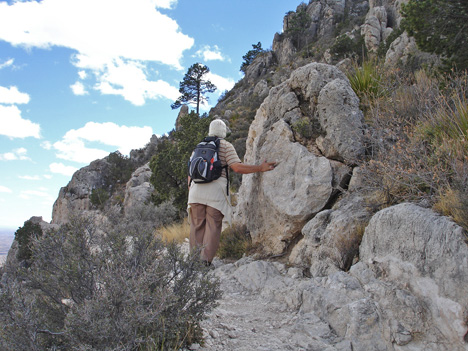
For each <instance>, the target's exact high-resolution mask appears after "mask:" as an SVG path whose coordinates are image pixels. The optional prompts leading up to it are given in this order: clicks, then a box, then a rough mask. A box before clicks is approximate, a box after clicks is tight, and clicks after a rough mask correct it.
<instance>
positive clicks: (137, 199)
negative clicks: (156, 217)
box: [123, 163, 154, 213]
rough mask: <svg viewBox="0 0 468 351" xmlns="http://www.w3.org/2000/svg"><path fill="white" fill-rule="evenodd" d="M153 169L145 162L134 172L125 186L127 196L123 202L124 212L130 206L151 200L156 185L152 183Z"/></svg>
mask: <svg viewBox="0 0 468 351" xmlns="http://www.w3.org/2000/svg"><path fill="white" fill-rule="evenodd" d="M151 174H152V172H151V169H150V167H149V164H148V163H147V164H145V165H143V166H141V167H140V168H138V169H137V170H136V171H135V172H133V173H132V176H131V178H130V180H129V181H128V182H127V185H126V188H125V198H124V202H123V208H124V212H125V213H126V212H128V209H129V208H132V207H136V206H137V205H139V204H144V203H146V202H148V201H149V200H150V197H151V194H152V193H153V191H154V186H153V185H152V184H151V183H150V178H151Z"/></svg>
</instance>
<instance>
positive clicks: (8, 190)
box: [0, 185, 13, 193]
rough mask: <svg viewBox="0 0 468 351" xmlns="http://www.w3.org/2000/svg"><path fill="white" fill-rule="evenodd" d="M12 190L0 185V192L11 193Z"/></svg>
mask: <svg viewBox="0 0 468 351" xmlns="http://www.w3.org/2000/svg"><path fill="white" fill-rule="evenodd" d="M12 192H13V191H12V190H11V189H10V188H7V187H6V186H3V185H0V193H12Z"/></svg>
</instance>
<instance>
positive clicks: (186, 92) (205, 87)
mask: <svg viewBox="0 0 468 351" xmlns="http://www.w3.org/2000/svg"><path fill="white" fill-rule="evenodd" d="M209 72H210V69H209V68H208V67H207V66H205V65H202V64H200V63H195V64H193V65H192V66H190V68H189V69H188V71H187V73H186V74H185V76H184V79H183V80H182V82H180V85H179V93H181V94H182V95H181V96H180V97H179V98H178V99H177V100H176V101H175V102H174V103H173V104H172V105H171V108H172V109H173V110H175V109H177V108H179V107H181V106H182V105H183V104H196V105H197V115H200V103H204V102H206V101H208V97H206V96H205V94H207V93H213V92H214V91H216V86H215V85H214V84H213V83H211V82H210V81H209V80H206V79H204V77H205V76H206V75H207V74H208V73H209Z"/></svg>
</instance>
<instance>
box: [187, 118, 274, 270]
mask: <svg viewBox="0 0 468 351" xmlns="http://www.w3.org/2000/svg"><path fill="white" fill-rule="evenodd" d="M226 130H227V128H226V124H224V122H223V121H222V120H220V119H215V120H213V121H212V122H211V123H210V128H209V133H208V136H210V137H218V138H219V159H220V160H221V165H222V166H224V167H225V168H223V170H222V173H221V177H219V178H218V179H216V180H213V181H211V182H209V183H203V184H200V183H195V182H193V181H192V179H191V178H190V176H189V178H188V186H189V196H188V212H189V222H190V248H191V249H194V248H197V247H199V248H201V253H200V255H201V259H202V261H203V262H204V263H205V265H207V266H209V265H211V261H212V260H213V257H214V256H215V254H216V251H217V250H218V246H219V240H220V237H221V229H222V223H223V219H224V220H225V221H227V222H229V223H230V221H231V211H232V209H231V203H230V198H229V195H228V191H226V189H228V179H227V177H228V172H227V167H229V168H231V169H232V170H233V171H234V172H236V173H240V174H248V173H256V172H267V171H271V170H273V169H274V168H275V167H276V162H266V161H265V162H263V163H262V164H261V165H258V166H257V165H248V164H244V163H242V161H241V160H240V159H239V156H238V155H237V152H236V150H235V149H234V146H232V144H231V143H229V142H228V141H226V140H224V138H225V137H226Z"/></svg>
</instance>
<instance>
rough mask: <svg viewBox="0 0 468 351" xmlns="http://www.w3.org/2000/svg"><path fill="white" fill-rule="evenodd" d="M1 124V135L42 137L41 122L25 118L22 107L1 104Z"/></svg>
mask: <svg viewBox="0 0 468 351" xmlns="http://www.w3.org/2000/svg"><path fill="white" fill-rule="evenodd" d="M0 125H1V126H2V128H0V135H6V136H7V137H10V138H26V137H34V138H38V139H39V138H40V130H41V127H40V126H39V124H36V123H33V122H31V121H30V120H28V119H23V118H22V117H21V111H20V109H19V108H18V107H16V106H4V105H0Z"/></svg>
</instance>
